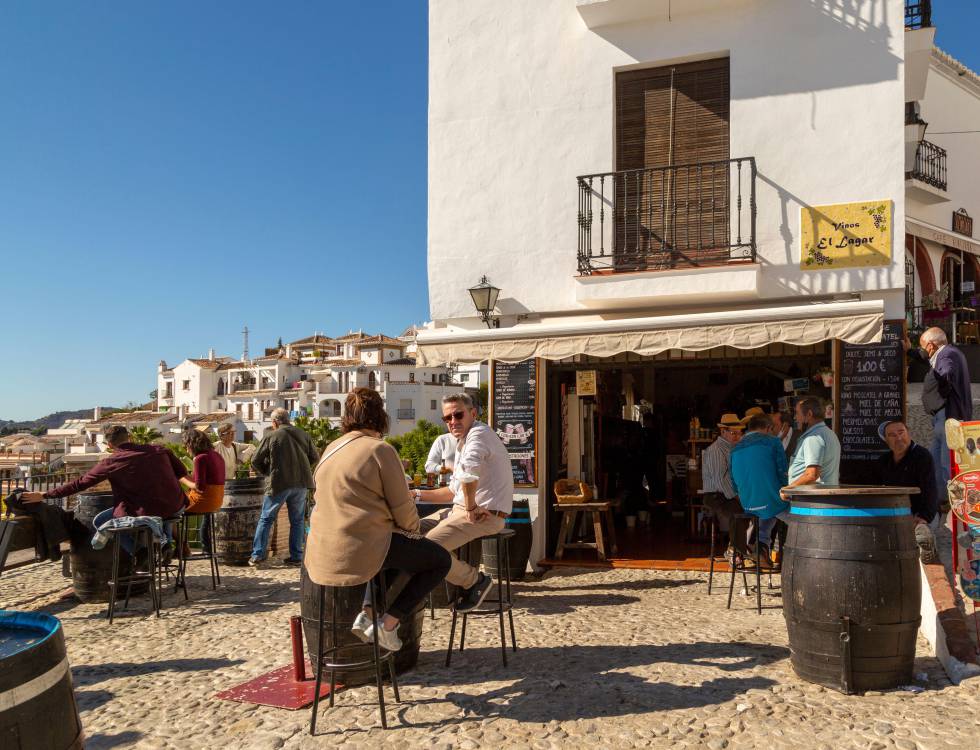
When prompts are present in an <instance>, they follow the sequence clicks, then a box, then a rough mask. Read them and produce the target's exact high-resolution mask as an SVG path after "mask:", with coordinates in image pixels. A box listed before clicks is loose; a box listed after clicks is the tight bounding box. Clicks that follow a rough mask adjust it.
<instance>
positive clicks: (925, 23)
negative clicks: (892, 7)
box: [905, 0, 932, 29]
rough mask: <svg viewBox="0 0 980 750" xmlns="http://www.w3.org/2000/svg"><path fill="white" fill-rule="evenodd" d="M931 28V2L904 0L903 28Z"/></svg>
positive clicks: (927, 0)
mask: <svg viewBox="0 0 980 750" xmlns="http://www.w3.org/2000/svg"><path fill="white" fill-rule="evenodd" d="M930 26H932V0H905V28H906V29H927V28H929V27H930Z"/></svg>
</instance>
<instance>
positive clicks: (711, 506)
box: [704, 492, 743, 531]
mask: <svg viewBox="0 0 980 750" xmlns="http://www.w3.org/2000/svg"><path fill="white" fill-rule="evenodd" d="M704 507H705V508H707V509H708V510H710V511H711V512H712V513H714V514H715V518H717V519H718V528H720V529H721V530H722V531H730V530H731V528H732V518H733V517H734V516H735V514H736V513H742V512H743V511H742V504H741V503H740V502H739V501H738V498H737V497H735V498H732V499H731V500H729V499H728V498H727V497H725V496H724V495H722V494H721V493H720V492H710V493H708V494H706V495H705V496H704Z"/></svg>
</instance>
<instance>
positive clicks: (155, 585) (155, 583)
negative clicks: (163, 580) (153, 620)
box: [146, 530, 161, 617]
mask: <svg viewBox="0 0 980 750" xmlns="http://www.w3.org/2000/svg"><path fill="white" fill-rule="evenodd" d="M148 531H149V530H148ZM146 537H147V539H148V541H149V543H150V544H149V550H150V551H149V555H148V558H147V567H148V568H149V570H150V602H151V603H152V604H153V609H154V610H155V611H156V616H157V617H160V596H159V590H158V589H159V585H160V580H159V577H158V575H159V572H160V571H159V564H160V563H159V560H160V558H161V555H160V551H159V545H158V544H157V540H156V539H155V538H154V536H153V532H152V531H150V532H149V533H148V534H147V535H146Z"/></svg>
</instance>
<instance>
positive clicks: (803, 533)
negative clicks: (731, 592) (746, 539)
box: [782, 485, 922, 694]
mask: <svg viewBox="0 0 980 750" xmlns="http://www.w3.org/2000/svg"><path fill="white" fill-rule="evenodd" d="M917 492H918V489H916V488H912V487H864V486H843V485H842V486H831V485H808V486H802V487H794V488H792V489H790V490H787V494H788V495H789V497H790V504H791V507H790V521H789V533H788V536H787V539H786V551H785V554H784V556H783V572H782V594H783V617H784V618H785V619H786V627H787V630H788V631H789V644H790V653H791V658H792V664H793V669H794V670H795V671H796V673H797V674H798V675H799V676H800V677H802V678H803V679H805V680H808V681H810V682H815V683H817V684H820V685H824V686H826V687H830V688H833V689H836V690H840V691H841V692H843V693H848V694H850V693H858V692H863V691H866V690H883V689H887V688H892V687H897V686H899V685H903V684H906V683H908V682H910V681H911V679H912V673H913V664H914V660H915V643H916V636H917V634H918V630H919V621H920V619H921V618H920V616H919V607H920V598H921V595H922V591H921V578H920V572H919V550H918V547H917V546H916V543H915V534H914V531H913V527H914V524H913V521H912V513H911V509H910V507H909V495H910V494H914V493H917Z"/></svg>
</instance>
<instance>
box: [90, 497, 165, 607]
mask: <svg viewBox="0 0 980 750" xmlns="http://www.w3.org/2000/svg"><path fill="white" fill-rule="evenodd" d="M113 505H115V500H114V499H113V496H112V493H111V492H83V493H80V494H79V495H78V496H77V502H76V503H75V508H74V513H75V521H74V523H73V525H72V529H71V583H72V589H73V590H74V592H75V597H76V598H77V599H78V600H79V601H80V602H85V603H87V604H93V603H99V602H107V601H109V578H110V576H111V575H112V544H111V543H110V544H107V545H106V546H105V547H103V548H102V549H92V537H93V536H94V535H95V523H94V521H95V517H96V516H97V515H98V514H99V513H101V512H102V511H104V510H108V509H109V508H111V507H112V506H113ZM120 555H121V558H120V570H121V571H122V570H128V569H129V567H128V566H129V565H130V556H129V554H127V553H126V551H125V550H120ZM146 591H147V583H146V581H137V582H136V583H134V584H133V586H132V590H131V592H130V593H131V594H134V595H141V594H144V593H146ZM125 593H126V588H125V587H120V588H119V591H118V592H117V594H116V598H119V599H121V598H122V597H123V596H124V595H125Z"/></svg>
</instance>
